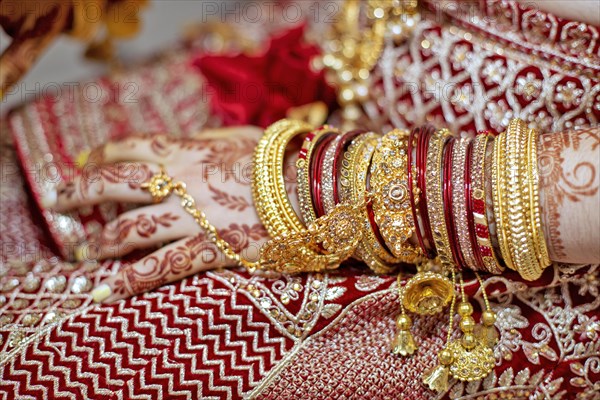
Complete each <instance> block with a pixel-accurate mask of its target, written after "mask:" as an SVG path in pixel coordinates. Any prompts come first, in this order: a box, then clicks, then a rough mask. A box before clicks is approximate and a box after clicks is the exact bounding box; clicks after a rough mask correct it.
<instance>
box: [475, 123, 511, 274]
mask: <svg viewBox="0 0 600 400" xmlns="http://www.w3.org/2000/svg"><path fill="white" fill-rule="evenodd" d="M489 138H490V136H489V135H488V134H485V135H484V134H482V135H479V136H477V137H476V138H475V142H474V143H473V163H472V168H471V171H472V174H471V185H472V187H473V190H472V197H473V203H474V209H473V221H474V223H475V237H476V239H477V245H478V246H479V251H480V252H481V258H482V259H483V267H484V268H485V270H486V271H487V272H489V273H491V274H501V273H502V271H503V270H504V267H503V266H502V264H501V262H500V261H499V260H498V258H497V257H496V252H495V250H494V246H493V245H492V240H491V232H490V225H489V221H488V214H487V202H486V188H485V171H486V168H489V167H488V164H486V158H487V148H488V143H489ZM478 226H480V227H481V228H478Z"/></svg>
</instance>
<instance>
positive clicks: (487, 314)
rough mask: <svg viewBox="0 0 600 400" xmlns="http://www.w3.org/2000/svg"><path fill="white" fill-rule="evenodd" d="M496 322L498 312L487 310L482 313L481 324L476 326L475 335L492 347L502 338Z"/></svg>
mask: <svg viewBox="0 0 600 400" xmlns="http://www.w3.org/2000/svg"><path fill="white" fill-rule="evenodd" d="M494 322H496V313H495V312H493V311H491V310H485V311H484V312H483V313H481V324H480V325H477V327H476V328H475V336H477V338H478V339H479V341H481V342H482V343H483V344H485V345H486V346H487V347H489V348H490V349H493V348H494V346H496V344H497V343H498V340H499V339H500V335H499V334H498V330H497V329H496V327H495V326H494Z"/></svg>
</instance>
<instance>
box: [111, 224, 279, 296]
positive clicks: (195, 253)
mask: <svg viewBox="0 0 600 400" xmlns="http://www.w3.org/2000/svg"><path fill="white" fill-rule="evenodd" d="M219 234H220V235H221V237H222V238H223V239H225V240H227V241H228V242H229V243H230V244H231V245H232V247H233V249H234V251H236V252H241V251H243V250H245V249H247V248H249V247H250V246H251V245H252V244H253V243H255V242H257V241H260V240H264V239H266V238H268V233H267V231H266V229H265V228H264V227H263V226H262V224H254V225H252V226H250V225H247V224H235V223H234V224H230V225H229V227H227V228H224V229H220V230H219ZM194 262H195V263H196V265H198V262H201V263H202V270H204V269H208V268H216V267H221V266H226V265H227V259H226V258H225V256H224V255H223V254H222V253H221V252H220V251H219V249H218V248H217V247H216V246H215V244H214V243H213V242H212V241H210V239H208V237H207V236H206V234H205V233H204V232H202V233H200V234H198V235H195V236H193V237H191V238H189V239H187V240H186V241H185V242H184V243H183V244H181V245H178V246H176V247H174V248H172V249H169V250H167V251H166V252H165V253H164V254H163V255H162V256H161V257H159V256H158V255H150V256H147V257H146V258H144V259H143V260H142V261H141V262H140V263H134V264H130V265H128V266H126V267H124V269H123V270H122V271H121V272H120V274H121V278H119V279H117V280H116V281H115V285H114V292H115V293H117V294H124V295H127V296H133V295H135V294H139V293H143V292H146V291H149V290H152V289H154V288H156V287H158V286H161V285H164V284H165V283H167V282H171V281H173V280H176V279H181V278H183V277H185V276H187V275H189V273H190V272H192V270H193V269H194V268H193V265H194Z"/></svg>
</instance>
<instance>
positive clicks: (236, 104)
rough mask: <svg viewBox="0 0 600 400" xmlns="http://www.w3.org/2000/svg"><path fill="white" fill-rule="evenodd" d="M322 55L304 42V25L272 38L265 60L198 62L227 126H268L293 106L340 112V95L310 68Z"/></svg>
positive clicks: (211, 59) (217, 58) (220, 58)
mask: <svg viewBox="0 0 600 400" xmlns="http://www.w3.org/2000/svg"><path fill="white" fill-rule="evenodd" d="M319 53H320V50H319V48H318V47H317V46H314V45H311V44H307V43H306V42H305V41H304V26H299V27H296V28H293V29H290V30H288V31H286V32H285V33H284V34H283V35H281V36H278V37H273V38H271V41H270V43H269V46H268V48H267V50H266V52H265V53H264V54H263V55H260V56H248V55H245V54H240V55H237V56H231V57H229V56H201V57H199V58H198V59H196V60H195V61H194V65H195V66H197V67H198V68H199V69H200V71H201V72H202V73H203V75H204V76H205V77H206V79H207V81H208V87H209V90H210V91H211V95H212V99H211V100H212V108H213V112H215V113H216V114H218V115H220V116H221V118H223V121H224V123H225V124H226V125H242V124H251V125H258V126H262V127H266V126H268V125H270V124H272V123H273V122H275V121H277V120H279V119H281V118H285V116H286V112H287V110H288V109H289V108H291V107H296V106H301V105H304V104H308V103H312V102H315V101H323V102H325V103H326V104H327V106H328V107H329V108H330V109H333V108H335V98H336V96H335V92H334V90H333V89H332V88H331V87H330V86H328V85H327V83H326V82H325V79H324V74H323V73H322V72H314V71H312V70H311V69H310V61H311V59H312V58H313V57H315V56H317V55H318V54H319Z"/></svg>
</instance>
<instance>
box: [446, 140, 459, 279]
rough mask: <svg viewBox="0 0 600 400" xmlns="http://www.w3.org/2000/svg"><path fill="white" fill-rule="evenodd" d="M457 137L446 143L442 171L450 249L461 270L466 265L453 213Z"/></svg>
mask: <svg viewBox="0 0 600 400" xmlns="http://www.w3.org/2000/svg"><path fill="white" fill-rule="evenodd" d="M455 143H456V138H455V137H452V138H450V140H449V141H448V143H447V144H446V148H445V149H444V158H443V160H444V161H443V165H444V170H443V172H442V174H443V175H442V176H443V177H442V179H443V198H444V216H445V221H446V230H447V231H448V241H449V243H450V251H451V253H452V258H453V259H454V263H455V264H456V266H457V268H458V270H461V269H462V268H463V266H464V260H463V259H462V253H461V252H460V249H459V248H458V240H457V237H456V227H455V226H454V215H453V214H452V154H453V152H454V144H455Z"/></svg>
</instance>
